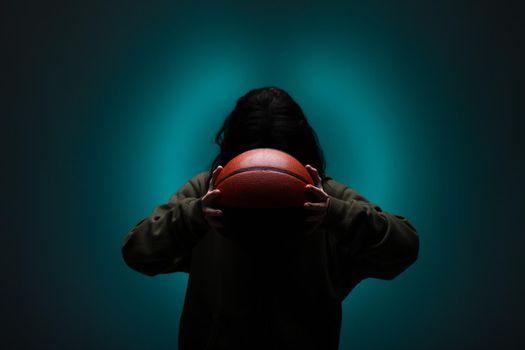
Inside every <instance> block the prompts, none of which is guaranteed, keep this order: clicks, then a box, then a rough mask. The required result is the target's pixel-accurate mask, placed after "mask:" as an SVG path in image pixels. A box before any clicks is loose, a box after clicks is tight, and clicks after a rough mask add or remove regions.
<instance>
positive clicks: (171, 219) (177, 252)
mask: <svg viewBox="0 0 525 350" xmlns="http://www.w3.org/2000/svg"><path fill="white" fill-rule="evenodd" d="M207 177H208V176H207V173H200V174H198V175H196V176H194V177H193V178H192V179H190V180H189V181H188V182H187V183H186V184H185V185H184V186H183V187H182V188H180V189H179V190H178V191H177V192H176V193H175V194H173V195H172V196H171V198H170V199H169V201H168V202H167V203H165V204H162V205H159V206H158V207H156V208H155V209H154V210H153V213H152V214H151V215H150V216H148V217H146V218H144V219H142V220H140V221H139V222H138V223H137V224H136V225H135V227H134V228H133V229H132V230H131V231H130V232H129V233H128V234H127V235H126V237H125V239H124V242H123V245H122V257H123V258H124V261H125V263H126V264H127V265H128V266H129V267H130V268H132V269H134V270H136V271H138V272H140V273H143V274H146V275H148V276H155V275H157V274H160V273H169V272H176V271H184V272H189V271H190V264H189V262H190V257H191V250H192V249H193V247H194V246H195V244H197V242H198V241H199V240H200V238H201V237H202V236H203V235H204V234H205V233H206V232H207V229H208V223H207V222H206V221H205V219H204V216H203V213H202V196H203V195H204V194H206V191H207V181H206V180H207Z"/></svg>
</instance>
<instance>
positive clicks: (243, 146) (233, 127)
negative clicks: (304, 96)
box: [210, 87, 326, 179]
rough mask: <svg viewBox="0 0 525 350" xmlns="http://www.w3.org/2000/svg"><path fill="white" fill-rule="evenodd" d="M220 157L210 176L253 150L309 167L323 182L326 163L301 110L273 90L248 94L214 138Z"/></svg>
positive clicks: (278, 91) (275, 88)
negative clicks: (278, 154) (275, 153)
mask: <svg viewBox="0 0 525 350" xmlns="http://www.w3.org/2000/svg"><path fill="white" fill-rule="evenodd" d="M215 142H216V143H217V144H218V145H219V147H220V153H219V154H218V155H217V157H216V158H215V159H214V160H213V162H212V165H211V167H210V176H211V174H212V173H213V170H215V168H216V167H217V166H219V165H222V166H225V165H226V163H228V161H230V160H231V159H232V158H234V157H235V156H237V155H239V154H240V153H242V152H245V151H247V150H250V149H253V148H263V147H265V148H266V147H267V148H275V149H279V150H281V151H284V152H286V153H288V154H290V155H292V156H294V157H295V158H297V160H299V161H300V162H301V163H302V164H303V165H307V164H310V165H311V166H313V167H314V168H316V169H317V171H318V172H319V175H320V176H321V178H322V179H324V178H325V168H326V162H325V159H324V155H323V151H322V149H321V147H320V145H319V141H318V138H317V135H316V133H315V131H314V130H313V129H312V127H311V126H310V125H309V124H308V121H307V120H306V117H305V115H304V113H303V110H302V109H301V107H300V106H299V105H298V104H297V102H295V101H294V100H293V99H292V97H291V96H290V95H289V94H288V93H287V92H285V91H284V90H282V89H279V88H277V87H263V88H258V89H253V90H250V91H248V92H247V93H246V94H245V95H244V96H242V97H240V98H239V99H238V100H237V104H236V105H235V108H234V109H233V111H232V112H231V113H230V114H229V115H228V116H227V117H226V119H225V120H224V124H223V125H222V127H221V129H220V130H219V131H218V132H217V135H216V136H215Z"/></svg>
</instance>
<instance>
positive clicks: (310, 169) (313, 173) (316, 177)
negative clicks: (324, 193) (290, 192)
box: [306, 164, 322, 187]
mask: <svg viewBox="0 0 525 350" xmlns="http://www.w3.org/2000/svg"><path fill="white" fill-rule="evenodd" d="M306 169H307V170H308V172H309V173H310V176H311V177H312V179H313V180H314V183H315V186H316V187H321V183H322V180H321V176H319V172H318V171H317V169H316V168H314V167H313V166H311V165H310V164H307V165H306Z"/></svg>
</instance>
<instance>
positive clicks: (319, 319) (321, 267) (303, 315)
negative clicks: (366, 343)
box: [122, 172, 419, 350]
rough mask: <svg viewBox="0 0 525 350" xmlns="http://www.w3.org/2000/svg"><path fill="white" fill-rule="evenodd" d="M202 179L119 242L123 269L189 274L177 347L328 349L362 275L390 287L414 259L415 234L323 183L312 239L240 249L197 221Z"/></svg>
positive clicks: (204, 186) (403, 222)
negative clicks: (320, 214) (322, 210)
mask: <svg viewBox="0 0 525 350" xmlns="http://www.w3.org/2000/svg"><path fill="white" fill-rule="evenodd" d="M209 176H210V175H209V173H208V172H202V173H200V174H198V175H196V176H194V177H193V178H191V179H190V180H189V181H188V182H187V183H186V184H184V186H182V188H180V189H179V190H178V191H177V192H176V193H174V194H173V195H172V196H171V198H170V199H169V201H168V202H167V203H164V204H161V205H159V206H158V207H156V208H155V209H154V210H153V212H152V213H151V215H149V216H147V217H145V218H143V219H142V220H140V221H139V222H138V223H137V224H136V225H135V227H133V228H132V230H131V231H130V232H128V234H127V235H126V236H125V239H124V242H123V245H122V256H123V259H124V261H125V263H126V264H127V265H128V266H129V267H130V268H132V269H134V270H136V271H138V272H140V273H142V274H145V275H147V276H155V275H158V274H166V273H174V272H185V273H188V274H189V277H188V284H187V289H186V295H185V299H184V305H183V310H182V314H181V317H180V324H179V339H178V342H179V349H180V350H203V349H207V350H212V349H213V350H219V349H265V350H268V349H302V350H308V349H312V350H314V349H323V350H336V349H338V346H339V337H340V329H341V320H342V302H343V300H344V299H345V298H346V297H347V296H348V294H349V293H350V292H351V291H352V289H353V288H354V287H355V286H356V285H357V284H358V283H359V282H360V281H362V280H363V279H365V278H378V279H383V280H391V279H393V278H395V277H396V276H398V275H399V274H400V273H401V272H403V271H404V270H406V269H407V268H408V267H409V266H410V265H411V264H412V263H414V261H416V259H417V257H418V252H419V235H418V233H417V232H416V229H415V228H414V226H413V225H412V224H411V223H410V222H409V221H408V220H407V219H406V218H405V217H403V216H400V215H396V214H391V213H387V212H384V211H383V210H382V209H381V208H380V207H379V206H377V205H375V204H373V203H370V202H369V201H368V200H367V199H366V198H364V197H363V196H361V195H360V194H359V193H357V192H356V191H355V190H354V189H351V188H349V187H348V186H346V185H343V184H341V183H339V182H337V181H336V180H334V179H333V178H331V177H326V178H325V179H324V180H323V183H322V186H323V189H324V191H325V192H326V193H327V194H328V195H329V196H330V200H329V206H328V208H327V212H326V216H325V217H324V220H323V221H322V223H321V224H320V225H318V226H317V227H316V229H315V230H314V231H313V232H311V233H309V234H304V235H301V234H299V235H298V236H297V237H299V238H297V239H294V240H283V243H282V244H281V243H280V241H279V240H275V239H274V238H272V240H273V244H272V245H267V244H266V245H265V244H261V245H257V244H253V241H252V244H251V245H247V244H244V245H243V244H242V242H241V243H239V241H238V240H235V239H231V238H229V237H226V236H223V235H220V234H218V233H217V232H216V231H214V229H212V228H211V227H209V226H208V224H207V222H206V221H205V219H204V216H203V213H202V197H203V196H204V195H205V194H206V192H207V190H208V182H209ZM255 226H257V224H256V223H254V224H253V226H252V227H255ZM249 234H250V226H247V227H246V235H249ZM282 234H284V233H282ZM272 237H276V235H275V234H274V235H273V236H272ZM261 241H262V240H261ZM261 247H263V248H261ZM256 248H258V249H256Z"/></svg>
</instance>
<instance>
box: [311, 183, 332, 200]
mask: <svg viewBox="0 0 525 350" xmlns="http://www.w3.org/2000/svg"><path fill="white" fill-rule="evenodd" d="M306 189H307V190H308V193H310V194H311V195H312V196H314V198H315V199H319V201H321V202H326V199H327V198H328V196H327V194H326V192H325V191H323V190H322V189H320V188H318V187H315V186H312V185H306Z"/></svg>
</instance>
